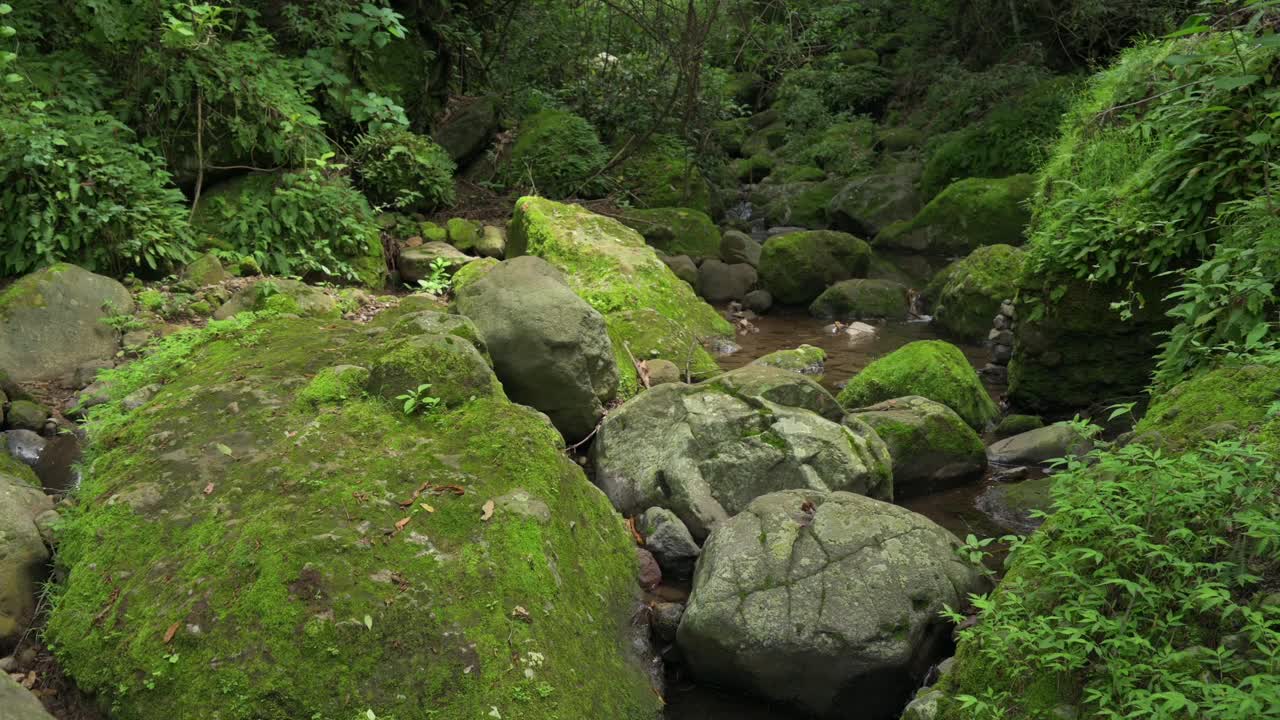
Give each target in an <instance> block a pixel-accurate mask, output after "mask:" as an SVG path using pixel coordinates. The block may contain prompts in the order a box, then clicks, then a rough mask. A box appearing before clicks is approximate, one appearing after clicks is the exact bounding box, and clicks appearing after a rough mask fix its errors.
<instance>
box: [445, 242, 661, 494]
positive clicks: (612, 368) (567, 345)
mask: <svg viewBox="0 0 1280 720" xmlns="http://www.w3.org/2000/svg"><path fill="white" fill-rule="evenodd" d="M456 308H457V310H458V312H460V313H462V314H463V315H465V316H466V317H469V318H471V320H472V321H473V322H474V323H475V324H476V327H477V328H479V329H480V335H481V337H483V338H484V341H485V344H486V345H488V347H489V353H490V354H491V355H492V356H493V367H494V370H495V372H497V374H498V378H499V379H500V380H501V381H502V385H503V387H504V388H505V389H506V391H507V395H508V396H509V397H510V398H511V399H512V400H514V401H515V402H518V403H521V404H523V405H528V406H530V407H533V408H536V409H537V410H541V411H542V412H544V413H546V414H547V415H548V416H549V417H550V418H551V422H552V423H553V424H554V425H555V426H556V428H557V429H558V430H560V433H561V434H562V435H564V436H565V438H566V439H567V440H569V441H570V442H573V441H576V440H580V439H582V438H584V437H586V436H587V435H588V434H589V433H590V432H591V431H592V430H593V429H594V428H595V426H596V423H597V422H599V420H600V418H601V417H603V416H604V407H605V404H606V403H608V402H609V401H611V400H613V398H614V396H615V395H616V394H617V391H618V366H617V363H616V360H615V359H614V355H613V346H612V345H611V344H610V342H609V334H608V332H606V330H605V322H604V317H603V316H602V315H601V314H600V313H599V312H597V311H596V310H595V309H594V308H592V307H591V306H590V305H588V304H587V303H586V301H584V300H582V299H581V298H579V297H578V296H577V295H576V294H574V292H573V290H571V289H569V285H568V284H567V283H566V282H565V278H564V275H563V273H561V272H560V271H559V270H557V269H556V268H555V267H553V266H552V265H551V264H550V263H548V262H547V261H546V260H543V259H542V258H538V257H533V256H525V257H518V258H516V259H514V260H507V261H505V262H503V263H500V264H498V265H497V266H496V267H494V269H493V270H491V271H489V273H488V274H486V275H485V276H484V277H482V278H480V279H479V280H476V281H475V282H473V283H471V284H469V285H467V286H466V287H464V288H462V289H461V290H459V291H458V297H457V303H456ZM641 509H644V508H641Z"/></svg>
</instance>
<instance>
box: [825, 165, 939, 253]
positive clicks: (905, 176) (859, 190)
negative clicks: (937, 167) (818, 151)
mask: <svg viewBox="0 0 1280 720" xmlns="http://www.w3.org/2000/svg"><path fill="white" fill-rule="evenodd" d="M919 174H920V168H919V166H917V165H910V164H902V165H899V166H897V167H895V168H892V169H891V170H889V171H887V172H880V173H873V174H870V175H864V176H862V177H856V178H853V179H852V180H849V181H848V182H846V183H845V184H844V185H843V186H842V187H841V188H840V190H839V192H837V193H836V194H835V196H834V197H833V198H831V202H830V203H828V205H827V217H828V218H830V220H831V226H832V227H833V228H835V229H837V230H843V231H844V232H849V233H853V234H854V235H857V236H859V237H864V238H874V237H875V236H876V235H877V234H879V232H880V230H881V229H883V228H885V227H888V226H889V225H892V224H893V223H896V222H905V221H908V220H911V219H912V218H914V217H915V216H916V213H918V212H920V209H921V208H922V207H923V206H924V202H923V201H922V200H921V199H920V195H919V193H917V192H916V183H915V180H916V176H918V175H919Z"/></svg>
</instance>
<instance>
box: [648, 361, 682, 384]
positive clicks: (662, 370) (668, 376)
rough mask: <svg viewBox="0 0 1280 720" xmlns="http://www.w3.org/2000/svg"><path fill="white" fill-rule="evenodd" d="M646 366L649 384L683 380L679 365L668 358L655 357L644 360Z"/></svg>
mask: <svg viewBox="0 0 1280 720" xmlns="http://www.w3.org/2000/svg"><path fill="white" fill-rule="evenodd" d="M645 365H646V367H648V369H649V386H650V387H653V386H655V385H666V384H668V383H679V382H684V373H682V372H680V366H678V365H676V364H675V363H673V362H671V361H670V360H663V359H662V358H656V359H653V360H646V361H645Z"/></svg>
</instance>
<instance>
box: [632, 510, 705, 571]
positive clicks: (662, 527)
mask: <svg viewBox="0 0 1280 720" xmlns="http://www.w3.org/2000/svg"><path fill="white" fill-rule="evenodd" d="M636 525H637V529H639V531H640V534H641V535H643V536H644V546H645V549H646V550H648V551H649V552H651V553H653V556H654V557H655V558H657V560H658V565H660V566H661V567H662V573H663V575H665V576H666V577H669V578H673V579H678V580H686V579H688V578H690V577H692V576H693V566H694V565H695V564H696V563H697V562H698V556H699V555H701V554H702V549H701V548H699V547H698V543H696V542H694V541H693V536H692V535H690V534H689V528H687V527H685V525H684V523H682V522H680V518H678V517H676V514H675V513H673V512H671V511H670V510H667V509H666V508H660V507H652V508H649V509H648V510H645V511H644V514H643V515H641V516H640V518H639V522H637V523H636Z"/></svg>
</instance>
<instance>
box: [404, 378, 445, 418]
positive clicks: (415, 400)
mask: <svg viewBox="0 0 1280 720" xmlns="http://www.w3.org/2000/svg"><path fill="white" fill-rule="evenodd" d="M430 391H431V383H423V384H422V385H419V386H418V387H417V388H415V389H412V390H409V391H408V392H406V393H404V394H403V395H397V396H396V399H397V400H402V401H404V414H405V415H413V414H414V413H422V414H424V415H429V414H431V413H433V412H435V411H436V410H437V409H438V408H440V407H441V406H442V401H441V400H440V398H438V397H434V396H432V395H430V394H429V393H430Z"/></svg>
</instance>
